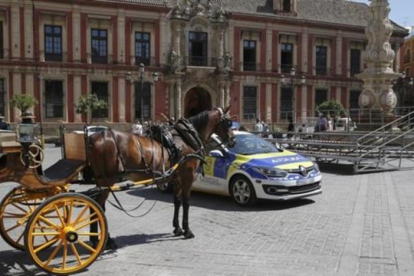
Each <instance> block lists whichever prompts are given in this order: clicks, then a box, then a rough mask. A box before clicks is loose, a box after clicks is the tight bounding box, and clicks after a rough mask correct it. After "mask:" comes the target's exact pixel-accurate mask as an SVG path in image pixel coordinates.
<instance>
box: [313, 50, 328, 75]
mask: <svg viewBox="0 0 414 276" xmlns="http://www.w3.org/2000/svg"><path fill="white" fill-rule="evenodd" d="M315 72H316V75H318V76H325V75H326V74H327V73H328V47H326V46H321V45H317V46H316V68H315Z"/></svg>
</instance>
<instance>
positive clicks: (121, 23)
mask: <svg viewBox="0 0 414 276" xmlns="http://www.w3.org/2000/svg"><path fill="white" fill-rule="evenodd" d="M114 54H115V53H114ZM125 61H126V57H125V12H124V10H120V11H118V63H120V64H125ZM124 85H125V82H124ZM119 91H124V90H119ZM124 120H125V117H124Z"/></svg>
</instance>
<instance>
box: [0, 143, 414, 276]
mask: <svg viewBox="0 0 414 276" xmlns="http://www.w3.org/2000/svg"><path fill="white" fill-rule="evenodd" d="M49 152H50V153H52V155H53V154H56V156H57V149H50V150H49ZM57 158H58V157H56V159H57ZM49 162H52V161H50V160H49ZM325 171H326V172H325V173H324V182H323V189H324V190H323V194H322V195H318V196H315V197H312V198H308V199H302V200H298V201H295V202H288V203H276V202H262V203H260V204H259V205H258V206H256V207H252V208H241V207H238V206H237V205H235V204H234V203H233V202H232V200H231V199H230V198H225V197H219V196H214V195H206V194H201V193H193V196H192V199H191V200H192V202H191V204H192V205H191V209H190V226H191V229H192V231H193V232H194V234H195V235H196V238H195V239H192V240H182V239H181V238H176V237H173V235H172V233H171V232H172V215H173V204H172V196H171V195H168V194H167V195H166V194H160V193H159V192H157V190H156V189H155V188H146V189H143V190H134V191H128V192H124V193H119V194H118V195H119V199H120V200H121V201H122V202H123V204H124V207H125V208H126V209H132V208H133V207H135V206H136V205H137V204H139V203H141V202H142V201H144V200H145V202H144V203H143V205H142V207H141V208H140V209H139V210H137V211H135V212H134V214H135V215H139V214H143V213H145V212H146V211H147V210H149V209H150V208H151V207H152V206H153V204H154V203H155V205H154V208H153V209H152V210H151V211H150V212H149V213H148V214H147V215H145V216H144V217H142V218H130V217H128V216H127V215H125V214H124V213H122V212H120V211H118V210H115V209H114V208H112V207H108V211H107V217H108V221H109V225H110V232H111V235H112V236H113V237H114V238H115V239H116V241H117V243H118V245H119V246H120V248H119V250H118V251H117V252H116V253H106V254H104V255H102V256H101V257H100V258H99V259H98V261H96V262H95V263H94V264H93V265H92V266H90V267H89V268H88V270H87V271H85V272H83V273H81V274H79V275H115V274H117V275H387V276H388V275H413V274H414V259H413V250H414V189H413V187H412V185H413V178H414V172H412V171H402V172H384V173H373V174H364V175H352V174H350V173H349V168H348V167H345V166H342V167H341V168H340V169H338V168H337V166H335V167H334V168H333V167H330V168H325ZM12 186H13V184H11V183H10V184H9V183H7V184H2V185H0V196H1V197H3V196H4V194H5V193H6V192H7V191H8V190H9V189H10V187H12ZM75 188H76V187H75ZM81 188H82V187H81ZM43 274H44V273H43V272H41V271H39V270H37V269H36V268H35V266H34V265H33V264H32V263H31V262H30V259H29V257H28V256H27V255H26V254H25V253H24V252H18V251H16V250H13V249H12V248H10V247H9V246H8V245H7V244H6V243H5V242H4V241H2V240H0V275H43Z"/></svg>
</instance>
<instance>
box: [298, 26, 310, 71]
mask: <svg viewBox="0 0 414 276" xmlns="http://www.w3.org/2000/svg"><path fill="white" fill-rule="evenodd" d="M308 40H309V39H308V28H307V27H305V28H303V30H302V53H299V54H302V72H303V73H307V72H308Z"/></svg>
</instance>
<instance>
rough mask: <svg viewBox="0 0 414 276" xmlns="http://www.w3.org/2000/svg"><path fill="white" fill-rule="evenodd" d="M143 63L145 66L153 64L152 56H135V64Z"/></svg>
mask: <svg viewBox="0 0 414 276" xmlns="http://www.w3.org/2000/svg"><path fill="white" fill-rule="evenodd" d="M141 63H142V64H144V65H145V66H150V65H153V64H152V63H151V58H150V57H137V56H135V65H140V64H141Z"/></svg>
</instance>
